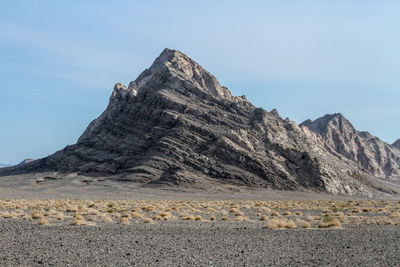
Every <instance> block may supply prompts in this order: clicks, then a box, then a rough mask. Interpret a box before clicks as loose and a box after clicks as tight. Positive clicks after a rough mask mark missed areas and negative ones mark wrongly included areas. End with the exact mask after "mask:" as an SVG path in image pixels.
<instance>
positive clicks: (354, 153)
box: [300, 113, 400, 180]
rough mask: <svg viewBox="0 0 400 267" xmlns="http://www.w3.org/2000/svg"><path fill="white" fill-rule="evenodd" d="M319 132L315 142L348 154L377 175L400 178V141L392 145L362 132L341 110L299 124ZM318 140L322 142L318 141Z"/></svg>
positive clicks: (341, 154)
mask: <svg viewBox="0 0 400 267" xmlns="http://www.w3.org/2000/svg"><path fill="white" fill-rule="evenodd" d="M300 126H303V127H307V128H308V129H309V130H310V131H312V132H314V133H316V134H317V135H318V136H319V137H320V138H319V139H318V138H315V139H314V140H316V143H317V144H319V145H320V146H321V147H323V148H325V149H326V150H327V151H329V152H330V153H332V154H333V155H336V156H337V157H338V158H340V159H342V158H346V159H349V160H351V161H353V162H354V163H356V164H357V165H358V166H359V167H360V168H361V169H363V170H365V171H367V172H368V173H370V174H371V175H373V176H374V177H377V178H384V179H392V180H400V152H399V150H398V149H396V148H395V147H397V148H398V146H399V145H400V144H399V143H400V142H398V143H394V144H393V145H389V144H387V143H385V142H383V141H382V140H380V139H379V138H378V137H375V136H373V135H371V134H370V133H368V132H360V131H358V130H356V129H355V128H354V127H353V125H352V124H351V123H350V121H348V120H347V119H346V118H345V117H344V116H343V115H342V114H340V113H336V114H327V115H325V116H323V117H321V118H319V119H316V120H315V121H312V120H307V121H305V122H303V123H302V124H300ZM318 141H319V142H318Z"/></svg>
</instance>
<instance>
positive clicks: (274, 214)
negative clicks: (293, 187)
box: [271, 210, 279, 216]
mask: <svg viewBox="0 0 400 267" xmlns="http://www.w3.org/2000/svg"><path fill="white" fill-rule="evenodd" d="M271 216H279V212H277V211H276V210H273V211H272V212H271Z"/></svg>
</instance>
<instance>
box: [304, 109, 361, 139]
mask: <svg viewBox="0 0 400 267" xmlns="http://www.w3.org/2000/svg"><path fill="white" fill-rule="evenodd" d="M300 126H306V127H307V128H309V129H310V130H312V131H313V132H316V133H318V134H321V135H326V134H328V132H329V128H332V127H334V128H337V129H338V130H339V131H340V132H341V133H355V131H356V130H355V128H354V126H353V125H352V124H351V122H350V121H349V120H348V119H346V117H345V116H344V115H343V114H342V113H334V114H326V115H325V116H323V117H321V118H318V119H316V120H315V121H312V120H310V119H308V120H306V121H304V122H302V123H301V124H300Z"/></svg>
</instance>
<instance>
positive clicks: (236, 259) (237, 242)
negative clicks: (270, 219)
mask: <svg viewBox="0 0 400 267" xmlns="http://www.w3.org/2000/svg"><path fill="white" fill-rule="evenodd" d="M399 264H400V227H398V226H385V227H377V226H374V227H360V228H352V229H342V230H272V231H271V230H265V229H261V228H260V225H256V224H250V223H249V224H244V223H240V224H237V223H229V222H227V223H224V222H220V223H216V224H212V223H197V222H163V223H159V224H156V225H145V224H132V225H129V226H121V225H115V224H114V225H104V226H95V227H93V226H92V227H88V226H70V225H66V226H41V225H35V224H32V223H30V222H24V221H14V220H4V219H2V220H0V266H21V265H28V266H49V265H53V266H127V265H136V266H190V265H198V266H244V265H246V266H399Z"/></svg>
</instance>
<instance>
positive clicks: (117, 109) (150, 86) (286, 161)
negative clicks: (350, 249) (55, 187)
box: [0, 49, 375, 195]
mask: <svg viewBox="0 0 400 267" xmlns="http://www.w3.org/2000/svg"><path fill="white" fill-rule="evenodd" d="M314 137H315V136H310V135H309V134H306V133H305V132H304V131H303V129H302V128H300V127H299V126H298V125H297V124H296V123H294V122H292V121H290V120H288V119H285V120H283V119H282V118H281V117H280V116H279V114H278V113H277V111H276V110H273V111H271V112H267V111H265V110H264V109H261V108H256V107H255V106H253V105H252V104H251V103H250V102H249V101H248V100H247V99H246V98H245V97H244V96H241V97H237V96H232V94H231V93H230V92H229V90H228V89H227V88H226V87H224V86H221V85H220V84H219V83H218V81H217V79H216V78H215V77H214V76H213V75H212V74H210V73H209V72H207V71H206V70H205V69H203V68H202V67H201V66H200V65H199V64H198V63H196V62H195V61H193V60H192V59H190V58H189V57H188V56H186V55H185V54H183V53H181V52H179V51H176V50H170V49H165V50H164V51H163V52H162V53H161V54H160V56H159V57H158V58H157V59H156V60H155V61H154V63H153V64H152V65H151V66H150V68H148V69H146V70H145V71H143V72H142V73H141V74H140V75H139V76H138V78H137V79H136V80H134V81H132V82H130V84H129V86H128V87H126V86H124V85H122V84H120V83H117V84H116V85H115V87H114V90H113V92H112V95H111V97H110V101H109V104H108V106H107V108H106V110H105V111H104V112H103V113H102V114H101V115H100V116H99V117H98V118H97V119H95V120H94V121H92V122H91V123H90V124H89V126H88V127H87V129H86V130H85V131H84V133H83V134H82V136H81V137H80V138H79V140H78V142H77V143H76V144H74V145H70V146H67V147H65V148H64V149H63V150H61V151H58V152H56V153H55V154H53V155H51V156H48V157H46V158H43V159H40V160H35V161H33V162H30V163H27V164H24V165H22V166H16V167H10V168H6V169H3V170H1V171H0V175H12V174H18V173H26V172H28V173H31V172H35V173H40V172H57V173H61V174H62V173H76V174H78V175H80V174H82V175H86V176H101V177H106V179H111V180H113V181H118V182H139V183H142V184H143V185H145V186H152V185H153V186H154V185H172V186H176V185H179V186H187V187H207V186H210V185H212V184H213V183H220V184H235V185H244V186H253V187H254V186H255V187H268V188H276V189H289V190H299V189H300V190H303V189H307V190H310V189H311V190H319V191H326V192H330V193H334V194H363V195H371V194H372V192H374V190H375V189H373V188H371V184H370V183H367V182H366V180H365V179H366V176H365V175H368V173H367V172H365V171H362V170H360V169H359V168H358V166H357V165H356V164H355V163H353V162H352V161H350V160H341V159H340V158H338V157H337V155H332V154H331V153H329V152H328V151H327V150H326V149H325V148H324V147H321V146H320V145H319V144H317V143H315V140H314V139H313V138H314Z"/></svg>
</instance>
